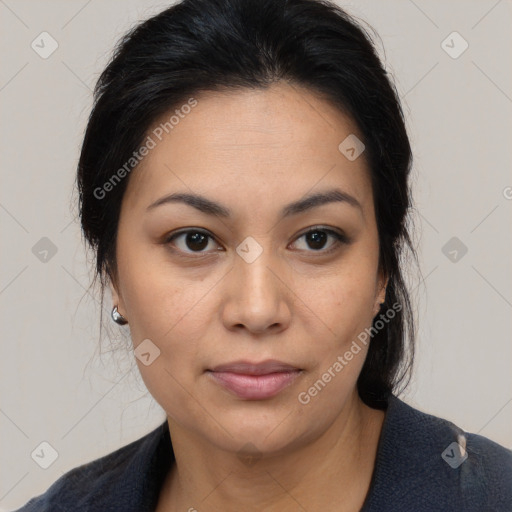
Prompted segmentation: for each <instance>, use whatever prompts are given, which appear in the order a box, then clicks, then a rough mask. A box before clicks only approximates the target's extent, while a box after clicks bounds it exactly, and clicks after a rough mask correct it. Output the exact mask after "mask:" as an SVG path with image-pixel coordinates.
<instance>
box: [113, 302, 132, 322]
mask: <svg viewBox="0 0 512 512" xmlns="http://www.w3.org/2000/svg"><path fill="white" fill-rule="evenodd" d="M111 316H112V320H114V322H115V323H116V324H119V325H125V324H127V323H128V320H126V318H125V317H124V316H123V315H121V313H119V311H117V306H114V309H113V310H112V313H111Z"/></svg>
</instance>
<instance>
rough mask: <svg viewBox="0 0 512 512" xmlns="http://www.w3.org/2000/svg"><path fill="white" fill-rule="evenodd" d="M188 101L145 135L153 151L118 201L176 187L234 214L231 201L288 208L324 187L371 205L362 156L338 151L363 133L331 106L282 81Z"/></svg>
mask: <svg viewBox="0 0 512 512" xmlns="http://www.w3.org/2000/svg"><path fill="white" fill-rule="evenodd" d="M194 99H195V101H196V102H197V103H196V104H195V106H194V107H192V108H180V106H179V105H178V106H176V107H174V109H173V110H172V111H170V112H168V113H166V114H165V115H164V116H162V117H161V118H159V119H157V120H156V121H155V123H154V124H153V126H152V127H151V128H150V130H148V133H147V136H148V137H149V138H151V140H152V142H153V143H154V147H153V149H151V150H150V151H149V152H148V154H147V156H145V157H144V158H143V159H142V161H141V163H140V164H139V165H138V166H137V167H136V169H135V170H134V171H132V175H131V176H130V182H129V185H128V189H127V191H126V194H125V198H124V201H125V202H126V203H128V204H129V205H130V207H132V208H145V207H146V206H147V205H149V204H151V203H152V202H154V201H156V200H157V199H159V197H161V196H162V195H164V194H166V193H169V192H173V191H175V190H179V191H181V192H190V191H194V192H198V193H202V194H204V195H209V196H212V194H213V195H214V197H216V198H219V199H221V198H222V200H223V202H226V201H229V202H230V203H231V204H235V207H234V209H236V203H237V202H238V203H239V205H240V206H242V205H247V204H248V202H250V203H254V204H253V206H254V205H257V204H259V206H261V199H262V198H265V199H270V198H272V200H273V201H272V202H276V203H280V202H282V203H286V202H288V200H294V199H297V197H299V196H301V195H304V194H306V193H308V192H314V191H315V187H317V188H328V187H330V186H336V187H339V188H341V189H342V190H344V191H346V192H347V193H349V194H351V195H354V196H355V197H357V198H358V200H359V201H360V202H361V203H363V206H364V208H365V209H366V208H370V207H371V205H370V203H371V202H372V191H371V185H370V180H369V174H368V169H367V165H366V161H365V159H364V154H363V155H362V156H361V157H360V158H357V159H356V160H354V161H350V160H348V159H347V158H346V157H345V156H344V155H343V154H342V153H341V152H340V150H339V149H338V146H339V145H340V143H341V142H342V141H343V140H344V139H346V138H347V137H348V136H350V135H352V134H355V135H356V136H359V138H362V136H361V135H360V133H359V131H358V129H357V127H356V125H355V124H354V122H353V121H352V120H351V119H350V118H349V117H348V116H346V115H345V114H343V113H342V112H341V111H340V110H339V109H337V108H336V107H334V106H333V105H332V104H331V103H329V102H327V101H325V100H323V99H321V98H319V97H318V96H317V95H315V94H314V93H312V92H311V91H309V90H307V89H304V88H301V87H299V86H297V85H290V84H285V83H279V84H274V85H272V86H270V87H268V88H266V89H240V90H231V91H228V92H205V93H202V94H199V95H195V96H194ZM183 104H184V105H185V104H187V102H186V101H184V103H183ZM176 110H178V112H176ZM151 145H153V144H151ZM258 199H259V203H258ZM281 199H282V201H281ZM365 204H366V206H365ZM269 206H270V205H269Z"/></svg>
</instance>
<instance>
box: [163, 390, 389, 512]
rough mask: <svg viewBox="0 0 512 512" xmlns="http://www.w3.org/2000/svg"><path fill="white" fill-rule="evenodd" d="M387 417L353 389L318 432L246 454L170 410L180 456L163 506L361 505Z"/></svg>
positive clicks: (313, 507)
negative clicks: (184, 423) (198, 432)
mask: <svg viewBox="0 0 512 512" xmlns="http://www.w3.org/2000/svg"><path fill="white" fill-rule="evenodd" d="M383 420H384V412H383V411H378V410H375V409H371V408H369V407H368V406H366V405H365V404H364V403H363V402H362V401H361V400H360V399H359V397H358V395H357V393H354V395H353V396H351V398H350V399H349V400H347V403H346V405H345V407H344V408H343V410H342V412H341V414H340V415H339V416H338V418H337V419H336V420H335V421H334V422H333V424H332V425H330V427H329V428H328V429H327V430H326V431H325V432H324V434H323V435H322V436H320V437H318V438H317V439H314V440H309V441H303V444H301V445H300V446H296V447H294V448H293V449H292V448H288V449H287V450H286V451H283V452H280V453H279V454H278V455H275V454H273V455H265V454H261V457H257V458H253V459H252V460H251V459H248V460H242V459H241V458H240V456H239V454H237V453H233V452H227V451H225V450H222V449H219V448H218V447H216V446H213V445H211V444H208V443H205V442H204V440H203V439H200V438H198V437H196V436H195V435H194V433H193V432H191V431H190V430H187V429H184V428H183V427H181V426H180V425H177V424H176V423H175V422H173V421H172V420H171V419H170V418H168V423H169V429H170V433H171V438H172V442H173V448H174V453H175V458H176V464H175V465H174V467H173V468H172V470H171V471H170V472H169V475H168V477H167V479H166V481H165V483H164V486H163V489H162V493H161V496H160V503H159V508H158V511H164V510H165V511H169V512H170V511H173V510H192V511H193V510H194V509H197V510H201V512H203V511H205V512H207V511H210V510H211V511H213V510H225V511H231V510H233V511H235V510H237V511H238V510H244V511H254V512H256V511H261V510H265V511H269V512H274V511H276V512H277V511H278V510H279V511H280V512H288V511H292V510H293V511H296V510H323V511H325V512H327V511H330V510H336V511H346V512H349V511H358V510H360V508H361V506H362V505H363V502H364V500H365V497H366V495H367V493H368V489H369V486H370V482H371V477H372V474H373V468H374V464H375V457H376V453H377V445H378V440H379V436H380V432H381V429H382V423H383ZM301 507H302V508H301Z"/></svg>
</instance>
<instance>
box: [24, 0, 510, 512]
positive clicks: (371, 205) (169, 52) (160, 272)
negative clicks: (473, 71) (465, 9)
mask: <svg viewBox="0 0 512 512" xmlns="http://www.w3.org/2000/svg"><path fill="white" fill-rule="evenodd" d="M95 99H96V101H95V105H94V108H93V111H92V114H91V117H90V119H89V123H88V126H87V131H86V134H85V138H84V142H83V147H82V152H81V156H80V161H79V166H78V176H77V183H78V188H79V192H80V212H81V222H82V229H83V233H84V235H85V237H86V239H87V241H88V242H89V244H90V245H91V247H92V248H93V249H94V251H95V254H96V272H97V277H98V278H99V279H100V282H101V283H102V287H103V289H105V288H107V287H109V288H110V290H111V292H112V296H113V303H114V307H113V310H112V319H113V320H114V321H115V322H116V323H118V324H120V325H126V324H128V328H129V329H130V335H131V338H132V341H133V346H134V355H135V357H136V360H137V365H138V367H139V370H140V372H141V375H142V378H143V380H144V382H145V384H146V386H147V388H148V390H149V392H150V393H151V394H152V395H153V397H154V398H155V400H156V401H157V402H158V403H159V404H160V405H161V406H162V408H163V409H164V410H165V412H166V415H167V420H166V421H165V422H164V423H163V424H162V425H161V426H159V427H158V428H157V429H155V430H154V431H153V432H150V433H149V434H147V435H146V436H144V437H143V438H141V439H139V440H137V441H135V442H133V443H131V444H129V445H127V446H125V447H123V448H121V449H119V450H117V451H115V452H113V453H111V454H109V455H106V456H105V457H102V458H101V459H97V460H95V461H92V462H90V463H89V464H85V465H83V466H80V467H79V468H76V469H74V470H72V471H70V472H68V473H67V474H65V475H64V476H63V477H62V478H60V479H59V480H58V481H57V482H55V484H54V485H53V486H52V487H50V489H48V491H47V492H46V493H44V494H43V495H41V496H39V497H36V498H34V499H32V500H31V501H30V502H29V503H27V504H26V505H25V506H24V507H22V508H21V509H20V510H22V511H40V510H41V511H42V510H84V511H85V510H88V511H100V510H101V511H105V510H120V511H132V510H133V511H152V510H157V511H158V512H162V511H169V512H170V511H178V510H183V511H185V510H188V511H194V510H199V511H230V510H233V511H235V510H237V511H238V510H243V511H261V510H264V511H275V510H280V511H289V510H290V511H291V510H294V511H295V510H307V511H319V510H322V511H331V510H332V511H347V512H348V511H358V510H364V511H379V512H382V511H387V510H389V511H391V510H392V511H400V510H407V511H409V510H416V511H423V510H425V511H427V510H428V511H432V510H464V511H468V510H469V511H471V510H475V511H476V510H495V511H510V510H512V453H511V452H510V451H509V450H507V449H505V448H504V447H501V446H499V445H497V444H496V443H494V442H492V441H490V440H489V439H486V438H484V437H481V436H478V435H474V434H467V433H465V432H464V431H462V430H461V429H460V428H458V427H457V426H455V425H453V424H452V423H450V422H448V421H446V420H444V419H440V418H435V417H433V416H430V415H427V414H425V413H422V412H420V411H418V410H415V409H413V408H412V407H410V406H408V405H406V404H405V403H404V402H402V401H401V400H399V399H398V398H397V396H396V395H397V394H398V392H399V391H400V390H401V389H402V388H403V387H404V386H405V384H406V383H407V379H408V376H409V370H410V366H411V360H412V354H413V338H414V331H415V329H414V325H413V315H412V310H411V305H410V301H409V296H408V292H407V289H406V287H405V284H404V281H403V278H402V271H403V269H402V268H401V261H402V259H401V256H402V254H403V251H404V249H406V248H409V249H411V250H412V251H413V252H414V250H413V248H412V247H411V245H412V244H411V242H410V237H409V232H408V229H407V219H408V214H409V212H410V210H411V197H410V188H409V181H408V180H409V171H410V165H411V150H410V145H409V140H408V137H407V133H406V130H405V127H404V120H403V115H402V112H401V108H400V105H399V101H398V99H397V95H396V93H395V90H394V88H393V85H392V84H391V82H390V80H389V78H388V76H387V75H386V72H385V70H384V69H383V67H382V64H381V63H380V61H379V59H378V57H377V55H376V52H375V51H374V48H373V46H372V44H371V42H370V39H369V38H368V36H367V35H366V34H365V32H364V31H363V30H362V29H361V28H360V27H359V26H358V25H357V24H356V23H355V22H354V21H353V20H352V19H351V18H350V17H349V16H348V15H347V14H346V13H344V12H343V11H342V10H341V9H339V8H338V7H336V6H335V5H333V4H329V3H326V2H319V1H313V0H291V1H283V0H184V1H183V2H181V3H179V4H177V5H176V6H174V7H171V8H169V9H167V10H165V11H163V12H162V13H161V14H159V15H157V16H155V17H153V18H151V19H150V20H148V21H146V22H144V23H142V24H141V25H139V26H138V27H136V28H135V29H134V30H133V31H132V32H131V33H130V34H128V35H127V36H126V37H125V38H124V39H123V40H122V41H121V43H120V44H119V46H118V48H117V50H116V52H115V55H114V57H113V60H112V61H111V62H110V64H109V65H108V67H107V68H106V69H105V71H104V72H103V74H102V75H101V77H100V79H99V81H98V84H97V87H96V91H95ZM171 440H172V442H171Z"/></svg>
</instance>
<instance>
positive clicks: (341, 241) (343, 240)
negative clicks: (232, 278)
mask: <svg viewBox="0 0 512 512" xmlns="http://www.w3.org/2000/svg"><path fill="white" fill-rule="evenodd" d="M318 231H320V232H323V233H326V234H327V235H328V236H332V237H334V239H335V241H336V243H334V244H333V246H332V247H331V248H330V249H327V250H324V249H318V250H313V249H312V250H309V251H306V252H312V253H317V254H320V255H326V254H330V253H331V252H333V251H336V250H338V249H339V247H340V245H348V244H350V243H351V240H350V239H349V238H348V237H347V236H346V235H345V234H343V233H339V232H338V231H334V230H332V229H329V228H325V227H321V226H312V227H311V228H309V229H308V230H307V231H305V232H304V233H301V234H300V235H299V236H298V237H297V238H296V239H295V240H294V242H296V241H297V240H299V239H300V238H302V237H305V236H307V235H308V234H310V233H315V232H318ZM189 233H194V234H198V233H199V234H202V235H205V236H207V237H208V238H210V239H211V240H213V241H215V237H214V236H212V235H211V234H210V233H209V232H207V231H204V230H202V229H199V228H194V229H184V230H181V231H178V232H176V233H171V234H170V235H168V236H166V237H165V239H164V241H163V243H164V245H171V243H172V242H173V241H174V240H175V239H176V238H178V237H179V236H182V235H187V234H189ZM172 250H173V252H175V253H176V254H178V255H179V256H180V257H184V258H201V257H203V256H205V255H208V254H211V253H208V252H206V251H192V252H184V251H182V250H181V249H174V248H172Z"/></svg>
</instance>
